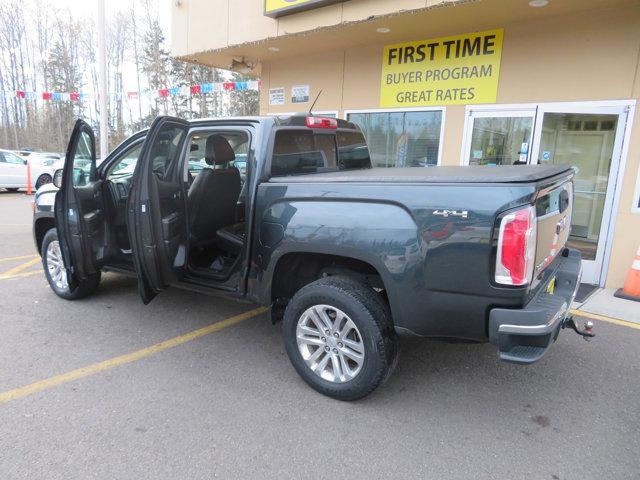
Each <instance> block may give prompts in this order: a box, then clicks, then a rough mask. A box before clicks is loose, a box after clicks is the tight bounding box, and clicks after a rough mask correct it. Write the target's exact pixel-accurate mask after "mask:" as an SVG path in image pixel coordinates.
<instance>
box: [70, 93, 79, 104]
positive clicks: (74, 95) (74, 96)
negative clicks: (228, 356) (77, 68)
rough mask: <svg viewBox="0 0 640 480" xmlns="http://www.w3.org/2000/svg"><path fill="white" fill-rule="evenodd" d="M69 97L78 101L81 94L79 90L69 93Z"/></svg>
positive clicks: (73, 100)
mask: <svg viewBox="0 0 640 480" xmlns="http://www.w3.org/2000/svg"><path fill="white" fill-rule="evenodd" d="M69 98H70V99H71V101H72V102H77V101H78V100H80V94H79V93H78V92H71V93H70V94H69Z"/></svg>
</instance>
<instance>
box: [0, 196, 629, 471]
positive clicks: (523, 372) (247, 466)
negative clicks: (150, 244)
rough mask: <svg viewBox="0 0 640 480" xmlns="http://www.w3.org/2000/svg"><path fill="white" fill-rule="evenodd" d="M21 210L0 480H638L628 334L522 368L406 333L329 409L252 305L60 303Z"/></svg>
mask: <svg viewBox="0 0 640 480" xmlns="http://www.w3.org/2000/svg"><path fill="white" fill-rule="evenodd" d="M30 202H31V198H30V197H27V196H26V195H24V194H20V193H17V194H9V193H5V192H0V245H1V246H2V248H1V251H0V291H1V292H2V293H1V296H0V298H1V305H0V338H1V339H2V347H1V348H0V472H1V475H0V477H1V478H2V479H3V480H4V479H14V478H29V479H33V478H47V479H54V478H64V479H71V478H82V479H86V478H101V479H102V478H152V479H157V478H207V479H209V478H279V479H281V478H298V479H299V478H389V477H393V478H438V479H440V478H460V479H469V478H487V479H501V478H510V479H511V478H527V479H601V478H607V479H624V478H629V479H631V478H639V477H640V458H639V456H638V452H640V415H639V414H640V381H639V378H640V330H638V329H634V328H630V327H625V326H619V325H613V324H610V323H605V322H596V333H597V337H596V339H595V340H594V341H592V342H590V343H588V342H585V341H584V340H583V339H582V338H580V337H579V336H577V335H575V334H573V333H570V332H567V331H565V332H563V333H562V334H561V336H560V338H559V340H558V343H557V344H556V345H555V346H554V348H553V349H552V350H551V351H550V352H549V354H548V355H547V356H546V357H545V358H544V359H543V360H542V361H541V362H539V363H537V364H535V365H533V366H529V367H521V366H515V365H509V364H504V363H500V362H498V360H497V356H496V352H495V350H494V348H493V347H491V346H490V345H470V344H447V343H441V342H434V341H427V340H420V339H404V340H403V341H402V342H401V354H400V355H401V356H400V361H399V364H398V367H397V369H396V372H395V374H394V375H393V376H392V377H391V378H390V380H389V381H388V382H387V383H386V384H385V385H383V386H382V387H381V388H380V389H378V390H377V391H376V392H375V393H374V394H373V395H371V396H370V397H368V398H366V399H364V400H361V401H358V402H355V403H341V402H337V401H334V400H331V399H329V398H326V397H323V396H321V395H319V394H317V393H316V392H314V391H313V390H312V389H311V388H309V387H307V385H306V384H305V383H304V382H303V381H302V380H301V379H300V378H299V377H298V376H297V374H296V373H295V371H294V370H293V368H292V367H291V365H290V364H289V361H288V359H287V357H286V354H285V351H284V347H283V344H282V341H281V338H280V331H279V326H277V325H276V326H275V327H274V326H272V325H271V323H270V321H269V319H268V317H267V315H265V314H264V313H262V314H256V312H253V311H252V310H253V309H255V307H254V306H251V305H245V304H240V303H232V302H229V301H221V300H219V299H216V298H212V297H207V296H203V295H198V294H195V293H191V292H185V291H179V290H170V291H167V292H166V293H163V294H162V295H160V296H159V297H158V298H157V299H156V300H154V301H153V302H152V303H151V304H150V305H148V306H144V305H143V304H142V303H141V301H140V300H139V297H138V292H137V290H136V283H135V281H134V280H132V279H129V278H125V277H120V276H116V275H113V274H109V275H105V276H104V277H103V282H102V284H101V287H100V290H99V292H98V294H97V295H95V296H93V297H91V298H89V299H86V300H82V301H76V302H67V301H64V300H61V299H59V298H58V297H56V296H55V295H54V294H53V293H52V292H51V291H50V289H49V287H48V286H47V284H46V281H45V278H44V276H43V274H42V272H41V270H40V264H39V263H38V262H37V257H35V256H33V255H34V254H35V251H34V246H33V241H32V237H31V224H30V221H31V207H30ZM249 311H252V312H251V314H249V315H246V316H245V317H247V318H244V317H237V315H240V314H243V313H244V312H249ZM229 319H230V320H229ZM225 320H227V321H226V322H224V323H218V322H223V321H225ZM217 323H218V325H217V326H212V327H209V326H210V325H215V324H217ZM203 328H206V330H199V329H203ZM194 331H195V332H196V333H195V334H192V333H191V332H194ZM161 342H164V343H161ZM150 347H151V348H150ZM85 367H86V368H85ZM83 368H85V369H84V370H79V369H83ZM69 372H70V373H69ZM65 374H68V375H66V376H64V375H65Z"/></svg>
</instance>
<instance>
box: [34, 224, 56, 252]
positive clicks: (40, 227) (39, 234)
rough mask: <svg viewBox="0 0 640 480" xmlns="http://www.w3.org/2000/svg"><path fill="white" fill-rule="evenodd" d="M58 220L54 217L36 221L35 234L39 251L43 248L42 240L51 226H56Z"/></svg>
mask: <svg viewBox="0 0 640 480" xmlns="http://www.w3.org/2000/svg"><path fill="white" fill-rule="evenodd" d="M55 226H56V222H55V220H54V219H53V218H46V217H45V218H40V219H38V221H36V226H35V236H36V245H38V253H40V251H41V250H42V240H43V239H44V236H45V235H46V234H47V232H48V231H49V230H50V229H51V228H55Z"/></svg>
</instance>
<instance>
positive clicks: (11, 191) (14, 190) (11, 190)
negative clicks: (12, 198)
mask: <svg viewBox="0 0 640 480" xmlns="http://www.w3.org/2000/svg"><path fill="white" fill-rule="evenodd" d="M5 190H6V191H7V192H9V193H16V192H17V191H18V190H20V189H19V188H5Z"/></svg>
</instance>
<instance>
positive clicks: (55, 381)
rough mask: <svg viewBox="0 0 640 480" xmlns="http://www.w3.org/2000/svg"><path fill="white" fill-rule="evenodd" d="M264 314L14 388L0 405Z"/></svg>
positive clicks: (226, 322) (254, 312) (225, 322)
mask: <svg viewBox="0 0 640 480" xmlns="http://www.w3.org/2000/svg"><path fill="white" fill-rule="evenodd" d="M267 310H268V309H267V308H266V307H260V308H256V309H254V310H249V311H248V312H245V313H241V314H240V315H236V316H234V317H230V318H227V319H225V320H222V321H220V322H217V323H213V324H211V325H208V326H206V327H203V328H200V329H198V330H194V331H192V332H189V333H186V334H184V335H180V336H178V337H174V338H171V339H169V340H165V341H164V342H160V343H156V344H155V345H152V346H150V347H147V348H143V349H142V350H137V351H135V352H131V353H127V354H125V355H120V356H119V357H115V358H111V359H109V360H105V361H103V362H99V363H94V364H92V365H89V366H86V367H82V368H78V369H77V370H72V371H70V372H67V373H63V374H61V375H56V376H55V377H50V378H47V379H45V380H41V381H39V382H35V383H31V384H29V385H25V386H24V387H19V388H14V389H13V390H9V391H6V392H3V393H0V403H7V402H10V401H11V400H16V399H18V398H22V397H26V396H27V395H31V394H33V393H36V392H40V391H42V390H46V389H48V388H53V387H55V386H57V385H61V384H63V383H67V382H72V381H74V380H77V379H79V378H83V377H88V376H89V375H94V374H96V373H99V372H103V371H105V370H109V369H111V368H114V367H117V366H119V365H124V364H125V363H131V362H135V361H137V360H141V359H143V358H146V357H149V356H151V355H154V354H156V353H158V352H162V351H163V350H168V349H169V348H173V347H177V346H178V345H182V344H183V343H186V342H190V341H191V340H195V339H196V338H200V337H203V336H205V335H208V334H210V333H213V332H217V331H219V330H222V329H224V328H227V327H230V326H232V325H235V324H237V323H240V322H242V321H244V320H248V319H250V318H253V317H255V316H256V315H260V314H261V313H265V312H266V311H267Z"/></svg>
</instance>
